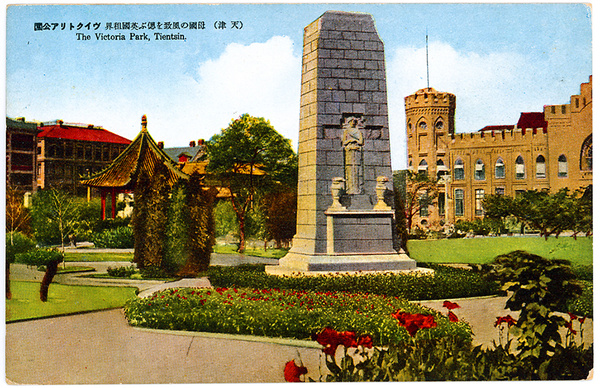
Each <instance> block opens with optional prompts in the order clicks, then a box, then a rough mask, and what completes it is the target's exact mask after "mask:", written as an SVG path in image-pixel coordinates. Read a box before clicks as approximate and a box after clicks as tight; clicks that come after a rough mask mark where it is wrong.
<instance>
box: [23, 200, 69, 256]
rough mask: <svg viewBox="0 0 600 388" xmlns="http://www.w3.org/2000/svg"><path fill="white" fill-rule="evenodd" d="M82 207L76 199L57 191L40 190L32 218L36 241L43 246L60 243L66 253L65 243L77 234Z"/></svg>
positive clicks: (32, 210) (34, 202) (33, 204)
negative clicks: (72, 235)
mask: <svg viewBox="0 0 600 388" xmlns="http://www.w3.org/2000/svg"><path fill="white" fill-rule="evenodd" d="M79 209H80V206H79V202H78V200H77V198H76V197H74V196H72V195H71V194H69V193H67V192H65V191H63V190H59V189H55V188H49V189H43V190H39V191H38V192H37V193H36V194H35V195H34V196H33V203H32V206H31V217H32V224H33V229H34V236H35V238H36V240H37V241H38V242H40V243H43V244H50V243H53V242H60V245H61V248H62V250H63V252H64V248H65V241H66V240H67V238H68V237H69V235H71V234H75V233H76V232H77V228H78V226H79V221H80V212H79Z"/></svg>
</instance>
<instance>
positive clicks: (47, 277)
mask: <svg viewBox="0 0 600 388" xmlns="http://www.w3.org/2000/svg"><path fill="white" fill-rule="evenodd" d="M58 264H59V262H58V261H51V262H50V263H48V264H47V265H46V273H45V274H44V278H43V279H42V284H41V285H40V300H41V301H42V302H46V301H47V300H48V288H50V283H52V279H53V278H54V275H56V272H57V271H58Z"/></svg>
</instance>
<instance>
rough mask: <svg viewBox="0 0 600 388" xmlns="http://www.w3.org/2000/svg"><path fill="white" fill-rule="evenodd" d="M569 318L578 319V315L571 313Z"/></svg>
mask: <svg viewBox="0 0 600 388" xmlns="http://www.w3.org/2000/svg"><path fill="white" fill-rule="evenodd" d="M569 318H570V319H571V320H572V321H574V320H576V319H577V315H575V314H573V313H569Z"/></svg>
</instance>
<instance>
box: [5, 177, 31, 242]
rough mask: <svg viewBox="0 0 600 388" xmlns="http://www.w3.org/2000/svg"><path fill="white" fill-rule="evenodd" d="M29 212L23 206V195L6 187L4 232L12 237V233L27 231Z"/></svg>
mask: <svg viewBox="0 0 600 388" xmlns="http://www.w3.org/2000/svg"><path fill="white" fill-rule="evenodd" d="M30 218H31V217H30V214H29V211H28V210H27V209H26V208H25V207H24V206H23V193H21V192H19V191H18V190H16V189H14V188H12V187H10V186H7V187H6V232H7V233H8V235H9V236H12V235H13V233H14V232H17V231H20V232H28V231H29V220H30Z"/></svg>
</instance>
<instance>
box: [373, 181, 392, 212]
mask: <svg viewBox="0 0 600 388" xmlns="http://www.w3.org/2000/svg"><path fill="white" fill-rule="evenodd" d="M389 181H390V180H389V179H388V178H387V177H385V176H378V177H377V185H376V186H375V193H376V194H377V203H376V204H375V206H374V207H373V209H374V210H392V208H391V206H388V204H387V203H385V193H386V191H387V185H386V183H387V182H389Z"/></svg>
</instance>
